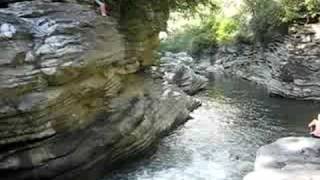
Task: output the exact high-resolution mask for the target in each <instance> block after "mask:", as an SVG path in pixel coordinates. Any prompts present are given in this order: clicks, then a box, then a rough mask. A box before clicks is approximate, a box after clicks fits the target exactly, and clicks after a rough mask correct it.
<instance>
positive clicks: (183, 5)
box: [169, 0, 217, 14]
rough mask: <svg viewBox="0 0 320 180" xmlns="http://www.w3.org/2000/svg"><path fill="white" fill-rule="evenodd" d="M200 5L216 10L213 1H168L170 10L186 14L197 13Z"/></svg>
mask: <svg viewBox="0 0 320 180" xmlns="http://www.w3.org/2000/svg"><path fill="white" fill-rule="evenodd" d="M201 5H203V6H206V7H208V8H210V9H212V10H214V9H216V8H217V5H216V4H215V2H214V1H213V0H169V6H170V8H171V10H174V11H179V12H185V13H187V14H195V13H199V7H200V6H201Z"/></svg>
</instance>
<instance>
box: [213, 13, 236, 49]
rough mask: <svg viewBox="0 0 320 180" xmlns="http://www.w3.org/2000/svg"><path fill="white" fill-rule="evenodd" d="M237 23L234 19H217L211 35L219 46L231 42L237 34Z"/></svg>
mask: <svg viewBox="0 0 320 180" xmlns="http://www.w3.org/2000/svg"><path fill="white" fill-rule="evenodd" d="M239 25H240V24H239V23H238V22H237V21H236V19H234V18H219V19H218V20H217V22H216V24H215V26H214V27H212V28H213V33H214V34H215V35H216V39H217V41H218V42H219V43H220V44H223V43H229V42H231V41H233V40H234V39H235V37H236V35H237V33H238V32H239V28H240V27H239Z"/></svg>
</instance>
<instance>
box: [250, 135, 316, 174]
mask: <svg viewBox="0 0 320 180" xmlns="http://www.w3.org/2000/svg"><path fill="white" fill-rule="evenodd" d="M269 179H272V180H317V179H320V140H319V139H316V138H306V137H288V138H282V139H279V140H277V141H276V142H274V143H272V144H269V145H266V146H263V147H261V148H260V149H259V151H258V152H257V157H256V162H255V168H254V172H252V173H250V174H248V175H247V176H246V177H245V178H244V180H269Z"/></svg>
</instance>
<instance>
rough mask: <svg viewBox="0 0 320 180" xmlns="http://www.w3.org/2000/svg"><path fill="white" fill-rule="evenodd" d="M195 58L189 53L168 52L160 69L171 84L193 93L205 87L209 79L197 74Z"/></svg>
mask: <svg viewBox="0 0 320 180" xmlns="http://www.w3.org/2000/svg"><path fill="white" fill-rule="evenodd" d="M194 64H195V60H194V59H193V58H192V57H191V56H189V55H188V54H187V53H184V52H181V53H170V52H167V53H165V54H164V56H163V57H161V59H160V71H162V72H163V73H164V78H165V79H166V80H167V81H168V82H169V83H171V84H175V85H177V86H178V87H180V88H181V89H182V90H183V91H184V92H186V93H187V94H190V95H193V94H195V93H197V92H199V91H200V90H202V89H204V88H205V87H206V86H207V84H208V79H207V78H206V77H204V76H202V75H200V74H197V73H196V72H195V69H194Z"/></svg>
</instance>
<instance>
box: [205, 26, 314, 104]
mask: <svg viewBox="0 0 320 180" xmlns="http://www.w3.org/2000/svg"><path fill="white" fill-rule="evenodd" d="M221 70H222V71H224V72H227V73H231V74H234V75H236V76H239V77H242V78H245V79H248V80H250V81H254V82H257V83H259V84H263V85H265V86H266V87H267V88H268V90H269V91H270V93H271V94H275V95H279V96H283V97H287V98H294V99H301V100H320V84H319V83H320V82H319V78H320V71H319V70H320V24H306V25H293V26H291V27H290V30H289V35H288V36H277V37H275V38H274V39H273V40H272V43H269V44H268V45H262V44H259V43H257V44H255V45H249V44H236V45H228V46H223V47H220V48H219V49H218V50H217V51H216V53H215V55H214V56H213V57H211V60H210V61H204V62H202V64H200V65H199V71H202V72H207V73H210V72H216V71H221Z"/></svg>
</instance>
